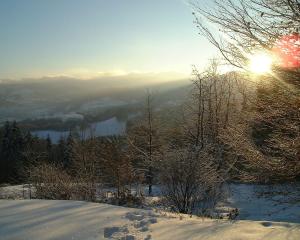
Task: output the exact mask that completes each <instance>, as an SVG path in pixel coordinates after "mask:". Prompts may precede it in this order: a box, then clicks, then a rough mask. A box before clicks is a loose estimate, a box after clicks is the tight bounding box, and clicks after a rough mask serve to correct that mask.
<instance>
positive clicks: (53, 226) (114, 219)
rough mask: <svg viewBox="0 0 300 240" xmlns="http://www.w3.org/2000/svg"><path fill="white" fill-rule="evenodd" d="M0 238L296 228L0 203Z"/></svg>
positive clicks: (214, 234) (105, 208) (251, 235)
mask: <svg viewBox="0 0 300 240" xmlns="http://www.w3.org/2000/svg"><path fill="white" fill-rule="evenodd" d="M0 236H1V237H0V238H1V240H8V239H11V240H12V239H30V240H41V239H52V240H53V239H57V240H59V239H60V240H67V239H74V240H76V239H85V240H89V239H124V240H126V239H127V240H141V239H148V240H150V239H157V240H160V239H174V240H177V239H178V240H179V239H180V240H182V239H207V240H213V239H222V240H229V239H230V240H238V239H242V240H257V239H264V240H277V239H278V240H279V239H280V240H283V239H290V240H298V239H299V237H300V224H296V223H280V222H265V221H263V222H261V221H243V220H239V221H227V220H212V219H205V218H198V217H193V218H190V217H189V216H187V215H181V216H179V215H176V214H168V213H163V212H160V213H158V212H155V211H146V210H141V209H140V210H139V209H134V208H125V207H118V206H113V205H108V204H100V203H88V202H80V201H63V200H0Z"/></svg>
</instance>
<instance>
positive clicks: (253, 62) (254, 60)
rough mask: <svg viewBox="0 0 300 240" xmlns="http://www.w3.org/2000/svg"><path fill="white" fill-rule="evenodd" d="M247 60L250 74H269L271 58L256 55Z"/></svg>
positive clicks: (259, 54)
mask: <svg viewBox="0 0 300 240" xmlns="http://www.w3.org/2000/svg"><path fill="white" fill-rule="evenodd" d="M249 60H250V65H249V67H250V70H251V71H252V72H254V73H259V74H261V73H267V72H270V70H271V65H272V58H271V56H269V55H267V54H264V53H258V54H254V55H252V56H251V57H250V58H249Z"/></svg>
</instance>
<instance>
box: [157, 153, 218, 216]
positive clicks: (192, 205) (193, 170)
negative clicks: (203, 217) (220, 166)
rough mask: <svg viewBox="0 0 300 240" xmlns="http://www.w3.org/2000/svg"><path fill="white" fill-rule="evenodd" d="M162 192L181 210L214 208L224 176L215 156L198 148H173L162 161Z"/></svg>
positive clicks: (203, 210)
mask: <svg viewBox="0 0 300 240" xmlns="http://www.w3.org/2000/svg"><path fill="white" fill-rule="evenodd" d="M160 164H161V165H160V180H161V183H162V186H163V193H164V196H165V198H166V200H167V201H168V203H169V204H170V206H171V207H172V208H173V209H174V210H176V211H178V212H180V213H192V212H193V211H194V210H195V209H200V211H201V212H202V213H203V212H205V211H206V210H207V209H212V208H213V207H214V206H215V204H216V203H217V200H218V199H219V198H220V196H221V193H222V183H223V181H222V178H221V174H220V173H219V172H218V170H217V168H216V166H215V164H214V161H213V158H212V157H211V156H210V155H209V154H208V153H207V152H205V151H200V150H196V149H191V148H190V149H180V150H174V149H173V150H170V151H168V152H167V153H166V155H165V159H164V160H163V161H161V163H160Z"/></svg>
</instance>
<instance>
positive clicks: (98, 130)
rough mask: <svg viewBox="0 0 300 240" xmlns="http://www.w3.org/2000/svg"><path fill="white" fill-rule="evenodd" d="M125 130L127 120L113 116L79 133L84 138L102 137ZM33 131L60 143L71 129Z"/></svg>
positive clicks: (33, 133) (121, 133)
mask: <svg viewBox="0 0 300 240" xmlns="http://www.w3.org/2000/svg"><path fill="white" fill-rule="evenodd" d="M125 131H126V121H120V120H118V119H117V118H116V117H113V118H110V119H107V120H104V121H100V122H95V123H92V124H90V126H89V127H87V128H86V129H84V130H83V131H80V132H79V134H80V136H82V137H83V138H85V139H88V138H90V137H91V136H95V137H100V136H116V135H124V134H125ZM31 133H32V135H34V136H37V137H39V138H43V139H46V138H47V136H49V137H50V139H51V141H52V143H58V141H59V139H60V138H62V137H63V138H67V137H68V135H69V133H70V131H56V130H37V131H32V132H31Z"/></svg>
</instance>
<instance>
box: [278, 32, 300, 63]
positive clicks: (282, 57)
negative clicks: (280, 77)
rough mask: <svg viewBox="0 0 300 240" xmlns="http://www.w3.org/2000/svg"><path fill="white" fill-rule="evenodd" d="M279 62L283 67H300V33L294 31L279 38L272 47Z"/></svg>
mask: <svg viewBox="0 0 300 240" xmlns="http://www.w3.org/2000/svg"><path fill="white" fill-rule="evenodd" d="M272 52H273V54H274V55H275V56H276V59H277V64H278V65H279V66H281V67H283V68H300V35H299V34H298V33H293V34H290V35H286V36H282V37H281V38H280V39H278V40H277V41H276V42H275V44H274V46H273V49H272Z"/></svg>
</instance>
